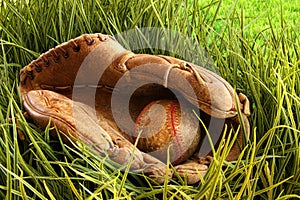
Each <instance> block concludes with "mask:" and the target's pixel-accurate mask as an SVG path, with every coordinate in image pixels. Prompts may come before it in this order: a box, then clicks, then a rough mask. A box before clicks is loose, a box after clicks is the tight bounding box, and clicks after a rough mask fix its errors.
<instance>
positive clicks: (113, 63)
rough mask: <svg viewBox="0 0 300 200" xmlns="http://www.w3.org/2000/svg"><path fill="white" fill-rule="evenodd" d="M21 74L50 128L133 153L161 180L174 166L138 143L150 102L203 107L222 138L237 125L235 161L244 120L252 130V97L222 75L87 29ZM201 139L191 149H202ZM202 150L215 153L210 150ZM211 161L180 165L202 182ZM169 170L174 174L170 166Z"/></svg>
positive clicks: (119, 156)
mask: <svg viewBox="0 0 300 200" xmlns="http://www.w3.org/2000/svg"><path fill="white" fill-rule="evenodd" d="M20 79H21V84H20V91H21V95H22V98H23V104H24V107H25V109H26V110H27V112H28V113H29V115H30V116H31V117H32V118H33V119H34V121H35V122H36V123H37V124H38V125H39V126H41V127H45V126H47V124H48V123H49V120H50V122H51V124H52V125H55V126H56V127H57V128H58V129H59V130H61V131H63V132H64V133H66V135H67V137H68V138H71V139H72V140H80V141H82V142H84V143H85V144H88V145H92V147H93V148H94V149H95V150H97V151H98V152H99V153H100V154H101V155H108V156H109V157H110V158H111V159H112V160H113V161H115V162H116V163H119V164H120V165H126V164H128V162H129V160H130V158H131V157H132V159H133V160H132V163H131V170H133V171H134V172H143V173H145V174H146V175H148V176H149V177H151V178H153V179H154V180H156V181H158V182H160V183H161V182H163V181H164V176H165V174H166V172H167V170H169V166H167V165H166V164H165V163H164V162H162V161H160V160H159V159H158V158H155V157H153V156H151V155H150V154H147V153H144V152H142V151H140V150H139V149H135V148H134V145H133V142H134V137H133V134H134V129H135V121H136V119H137V118H138V115H139V113H140V112H141V110H142V109H143V108H144V107H145V106H146V105H147V104H149V103H150V102H153V101H154V100H159V99H170V100H174V99H177V100H178V101H179V102H180V105H187V106H188V107H189V108H192V109H194V110H196V113H198V114H199V116H200V118H201V120H202V121H203V123H204V125H205V126H206V128H207V129H208V131H209V132H210V134H215V135H218V138H217V140H218V139H219V138H220V136H221V133H223V129H224V127H225V124H226V125H227V130H228V131H229V130H230V128H234V130H238V131H239V133H238V137H237V138H238V140H237V142H236V144H235V145H234V146H233V147H232V149H231V151H230V153H229V154H228V156H227V160H228V161H230V160H234V159H236V158H237V157H238V156H239V153H240V149H239V144H238V143H240V144H241V142H242V138H243V131H242V128H239V125H240V124H241V123H240V122H241V120H242V121H243V124H244V125H245V126H244V127H245V128H246V129H245V130H246V132H245V134H246V135H249V132H250V130H249V129H250V128H249V127H250V126H249V123H248V120H247V116H248V115H249V114H250V113H249V102H248V100H247V97H246V96H245V95H243V94H239V95H237V96H236V95H235V92H234V90H233V88H232V87H231V86H230V84H229V83H227V82H226V81H225V80H224V79H222V78H221V77H220V76H218V75H216V74H214V73H213V72H211V71H209V70H207V69H204V68H202V67H199V66H197V65H194V64H192V63H188V62H186V61H183V60H180V59H176V58H173V57H168V56H157V55H148V54H134V53H132V52H130V51H128V50H126V49H124V48H123V47H122V46H121V45H120V44H119V43H118V42H117V41H116V40H115V39H114V38H113V37H111V36H107V35H103V34H86V35H82V36H80V37H78V38H75V39H73V40H71V41H69V42H66V43H63V44H61V45H59V46H57V47H55V48H54V49H51V50H49V51H48V52H46V53H44V54H42V55H41V56H40V57H39V58H38V59H36V60H34V61H33V62H31V63H30V64H29V65H28V66H26V67H24V68H23V69H22V70H21V76H20ZM236 99H239V101H238V102H236ZM238 109H240V111H241V116H242V117H241V118H239V117H238V112H239V110H238ZM195 126H200V129H202V131H201V137H200V138H201V139H203V138H205V131H203V129H204V126H202V125H199V124H198V123H197V124H195ZM216 127H219V128H216ZM228 131H227V132H228ZM211 132H214V133H211ZM183 134H185V135H186V137H188V136H189V133H188V132H187V133H183ZM199 134H200V133H199ZM68 138H64V140H65V141H66V142H67V141H68ZM217 140H216V144H217V143H218V141H217ZM202 143H203V140H201V142H199V145H198V148H197V150H196V151H195V152H191V153H190V154H197V155H199V154H198V153H199V151H200V153H201V144H202ZM187 148H188V147H187ZM202 154H203V152H202ZM202 154H200V155H201V156H203V157H205V156H207V155H210V156H212V154H211V152H210V151H207V150H204V154H205V155H202ZM191 157H192V156H191ZM198 157H199V156H198ZM200 160H202V161H200ZM204 160H205V159H204ZM206 160H207V159H206ZM207 164H209V162H207V161H205V162H204V161H203V159H189V160H186V161H183V160H182V161H181V162H180V163H176V165H177V166H176V167H175V169H177V172H178V174H179V175H180V176H184V174H186V173H187V180H188V183H195V182H197V181H199V173H198V172H201V174H202V175H203V174H205V171H206V170H207ZM168 174H169V176H170V177H172V171H171V170H170V171H169V173H168Z"/></svg>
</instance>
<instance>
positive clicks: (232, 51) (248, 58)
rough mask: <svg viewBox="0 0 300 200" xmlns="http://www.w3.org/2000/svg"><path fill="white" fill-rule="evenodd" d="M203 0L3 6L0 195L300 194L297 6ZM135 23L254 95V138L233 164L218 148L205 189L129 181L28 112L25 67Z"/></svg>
mask: <svg viewBox="0 0 300 200" xmlns="http://www.w3.org/2000/svg"><path fill="white" fill-rule="evenodd" d="M203 2H205V3H203ZM203 2H202V1H199V2H197V1H181V0H172V1H171V0H162V1H154V0H145V1H138V0H134V1H121V0H109V1H100V0H94V1H85V2H84V3H83V2H82V1H79V0H65V1H62V0H58V1H52V0H51V1H50V0H45V1H41V0H30V1H29V0H28V1H26V0H22V1H14V0H2V1H0V3H1V7H0V35H1V41H0V49H1V53H0V73H1V76H0V81H1V88H0V93H1V95H0V121H1V126H0V198H1V199H21V198H22V199H76V198H77V199H111V198H113V199H144V198H146V199H147V198H148V199H161V198H168V199H289V198H294V199H296V198H300V144H299V140H300V131H299V130H300V125H299V121H300V96H299V94H300V84H299V83H300V78H299V77H300V67H299V63H300V59H299V53H300V52H299V49H300V35H299V34H300V33H299V24H297V20H299V19H298V18H297V17H298V15H297V14H295V13H297V12H299V9H300V8H299V7H297V3H296V2H297V1H296V0H295V1H291V2H290V5H295V6H294V7H291V9H289V10H286V9H287V8H286V6H287V5H289V4H286V3H284V2H282V4H280V2H279V3H278V2H276V1H271V4H270V6H279V8H281V9H278V12H276V13H274V12H270V13H268V12H265V11H264V10H259V9H261V7H260V6H261V4H260V2H258V1H255V3H253V4H252V5H249V4H243V3H244V1H236V2H235V3H234V4H229V3H228V2H226V1H224V2H222V1H211V2H209V1H203ZM247 2H248V1H247ZM242 5H244V6H242ZM264 6H265V5H264ZM249 10H253V11H252V12H249ZM257 10H258V11H257ZM270 10H272V9H270ZM226 11H227V12H226ZM256 12H257V13H256ZM287 12H289V15H287V14H286V13H287ZM287 16H289V17H291V19H287V18H286V17H287ZM293 16H294V17H293ZM258 21H259V22H260V23H257V22H258ZM137 27H138V28H142V27H162V28H167V29H170V30H176V31H178V32H180V33H182V34H185V35H187V36H188V37H190V38H193V42H194V43H195V44H199V45H200V46H202V47H203V48H204V49H205V50H206V51H207V52H208V53H209V55H210V56H211V57H212V58H213V61H214V64H215V65H216V66H217V67H218V70H219V71H220V73H221V75H222V76H223V77H224V78H225V79H226V80H227V81H228V82H230V83H231V84H232V85H233V86H234V87H235V89H236V90H237V91H238V92H243V93H244V94H246V95H247V96H248V97H249V99H250V102H251V113H252V114H251V116H250V123H251V136H250V140H249V142H248V143H247V144H246V146H245V149H244V150H243V152H242V154H241V156H240V158H239V159H238V160H237V161H235V162H231V163H227V162H224V161H223V160H224V155H222V154H220V151H218V152H219V153H217V155H216V160H215V161H214V162H213V163H212V164H211V166H210V169H209V172H208V173H207V175H206V176H205V177H204V178H203V179H202V180H201V181H200V183H199V184H196V185H193V186H187V185H186V184H185V182H184V180H179V181H177V182H176V181H170V182H169V183H168V184H165V185H163V186H159V185H155V184H153V183H152V182H150V181H149V180H148V179H147V178H146V177H144V176H142V175H136V174H131V173H130V174H129V175H128V176H127V175H126V174H124V173H123V172H120V171H119V170H117V169H115V168H113V167H112V166H111V165H110V163H109V162H108V161H107V159H105V158H104V159H103V158H101V157H100V156H98V155H97V154H95V153H93V152H91V151H89V150H88V149H87V147H85V146H84V145H81V146H76V145H75V147H72V148H70V147H68V146H66V145H65V144H63V143H62V141H61V140H60V139H56V138H52V137H51V136H50V134H49V131H50V129H51V128H50V127H48V128H46V129H45V130H41V129H39V128H38V127H36V126H35V125H34V124H33V123H32V122H31V121H30V120H26V119H25V118H24V117H23V115H22V111H23V108H22V105H21V99H20V94H19V91H18V84H19V70H20V69H21V68H22V67H23V66H25V65H27V64H28V63H29V62H30V61H31V60H33V59H35V58H36V57H37V56H38V55H40V54H41V53H42V52H45V51H47V50H48V49H49V48H52V47H54V46H55V45H57V44H60V43H62V42H64V41H67V40H69V39H71V38H74V37H76V36H79V35H81V34H83V33H93V32H102V33H106V34H117V33H120V32H123V31H126V30H129V29H133V28H137ZM157 42H159V38H157ZM146 51H147V50H146ZM182 51H184V49H182ZM150 52H151V53H154V54H157V53H163V54H169V53H172V52H165V51H161V50H156V49H154V50H152V51H150ZM191 59H192V58H191ZM22 136H24V138H25V139H24V140H23V138H22ZM224 145H225V144H224ZM222 166H226V167H222ZM124 181H125V184H123V183H124Z"/></svg>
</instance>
